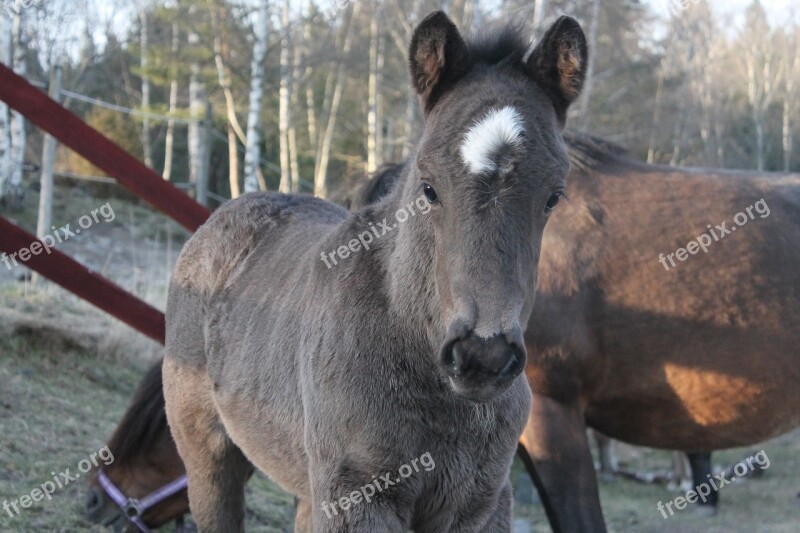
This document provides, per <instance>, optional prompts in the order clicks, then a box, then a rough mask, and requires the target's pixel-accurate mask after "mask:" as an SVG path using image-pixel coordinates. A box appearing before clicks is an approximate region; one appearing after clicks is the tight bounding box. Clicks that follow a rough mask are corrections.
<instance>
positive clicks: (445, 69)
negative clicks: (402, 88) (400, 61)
mask: <svg viewBox="0 0 800 533" xmlns="http://www.w3.org/2000/svg"><path fill="white" fill-rule="evenodd" d="M408 61H409V70H410V71H411V84H412V85H413V86H414V89H415V90H416V91H417V94H419V95H420V98H421V99H422V107H423V109H424V110H425V113H427V112H428V111H430V110H431V108H433V106H434V104H435V103H436V100H438V98H439V97H440V96H441V95H442V94H443V93H444V92H445V91H446V90H447V88H448V87H451V86H452V85H453V84H454V83H455V82H456V81H458V80H459V78H461V77H462V76H463V75H464V74H465V73H466V72H467V70H468V68H469V49H468V48H467V45H466V43H465V42H464V39H462V38H461V34H460V33H458V28H456V25H455V24H453V22H452V21H451V20H450V19H449V18H448V17H447V15H445V14H444V12H443V11H434V12H433V13H431V14H430V15H428V16H427V17H425V19H424V20H423V21H422V22H420V23H419V25H418V26H417V29H416V30H414V36H413V37H412V38H411V47H410V48H409V52H408Z"/></svg>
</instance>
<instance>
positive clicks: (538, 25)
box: [533, 0, 547, 39]
mask: <svg viewBox="0 0 800 533" xmlns="http://www.w3.org/2000/svg"><path fill="white" fill-rule="evenodd" d="M546 9H547V0H534V2H533V37H534V39H538V38H539V33H540V32H541V30H542V24H544V16H545V10H546Z"/></svg>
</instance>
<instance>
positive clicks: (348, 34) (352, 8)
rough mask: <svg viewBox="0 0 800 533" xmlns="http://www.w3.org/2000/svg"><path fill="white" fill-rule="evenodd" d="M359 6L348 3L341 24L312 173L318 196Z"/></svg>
mask: <svg viewBox="0 0 800 533" xmlns="http://www.w3.org/2000/svg"><path fill="white" fill-rule="evenodd" d="M360 7H361V2H356V3H355V4H350V5H349V6H348V7H347V14H346V15H345V17H346V22H345V24H344V25H343V26H342V32H343V34H344V39H343V42H342V48H341V50H340V53H339V59H338V60H337V67H336V84H335V86H334V89H333V94H332V97H331V107H330V112H329V113H328V120H327V124H326V125H325V132H324V133H323V136H322V143H321V145H320V154H319V161H318V164H317V171H316V173H315V175H314V194H315V195H316V196H319V197H320V198H325V197H327V196H328V162H329V160H330V154H331V142H332V141H333V132H334V130H335V129H336V116H337V114H338V112H339V104H340V103H341V101H342V91H343V90H344V82H345V61H344V59H345V58H346V57H347V56H348V55H349V53H350V48H351V46H352V42H353V39H352V37H353V31H352V30H353V28H352V26H353V24H352V21H353V20H354V19H355V18H356V17H357V15H358V12H359V10H360Z"/></svg>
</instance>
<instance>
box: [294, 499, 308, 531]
mask: <svg viewBox="0 0 800 533" xmlns="http://www.w3.org/2000/svg"><path fill="white" fill-rule="evenodd" d="M294 513H295V514H294V533H311V531H312V530H311V500H310V499H309V498H302V499H298V500H297V503H296V504H295V510H294Z"/></svg>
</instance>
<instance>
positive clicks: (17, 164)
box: [7, 0, 27, 203]
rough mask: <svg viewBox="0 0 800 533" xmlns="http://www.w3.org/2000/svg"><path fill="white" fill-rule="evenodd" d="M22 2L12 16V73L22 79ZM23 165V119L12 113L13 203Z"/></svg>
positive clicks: (18, 1)
mask: <svg viewBox="0 0 800 533" xmlns="http://www.w3.org/2000/svg"><path fill="white" fill-rule="evenodd" d="M24 7H25V6H24V5H23V0H16V2H15V3H14V14H13V15H12V28H11V39H12V43H13V44H12V50H13V68H14V72H16V73H17V74H19V75H20V76H22V77H25V75H26V74H27V65H26V62H25V52H26V50H27V42H26V38H25V28H24V22H25V9H24ZM24 163H25V117H23V116H22V114H21V113H19V112H17V111H14V112H12V114H11V172H10V173H9V176H10V177H9V185H8V192H7V197H8V198H10V199H11V201H12V202H13V203H18V202H19V201H20V200H21V199H22V167H23V164H24Z"/></svg>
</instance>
